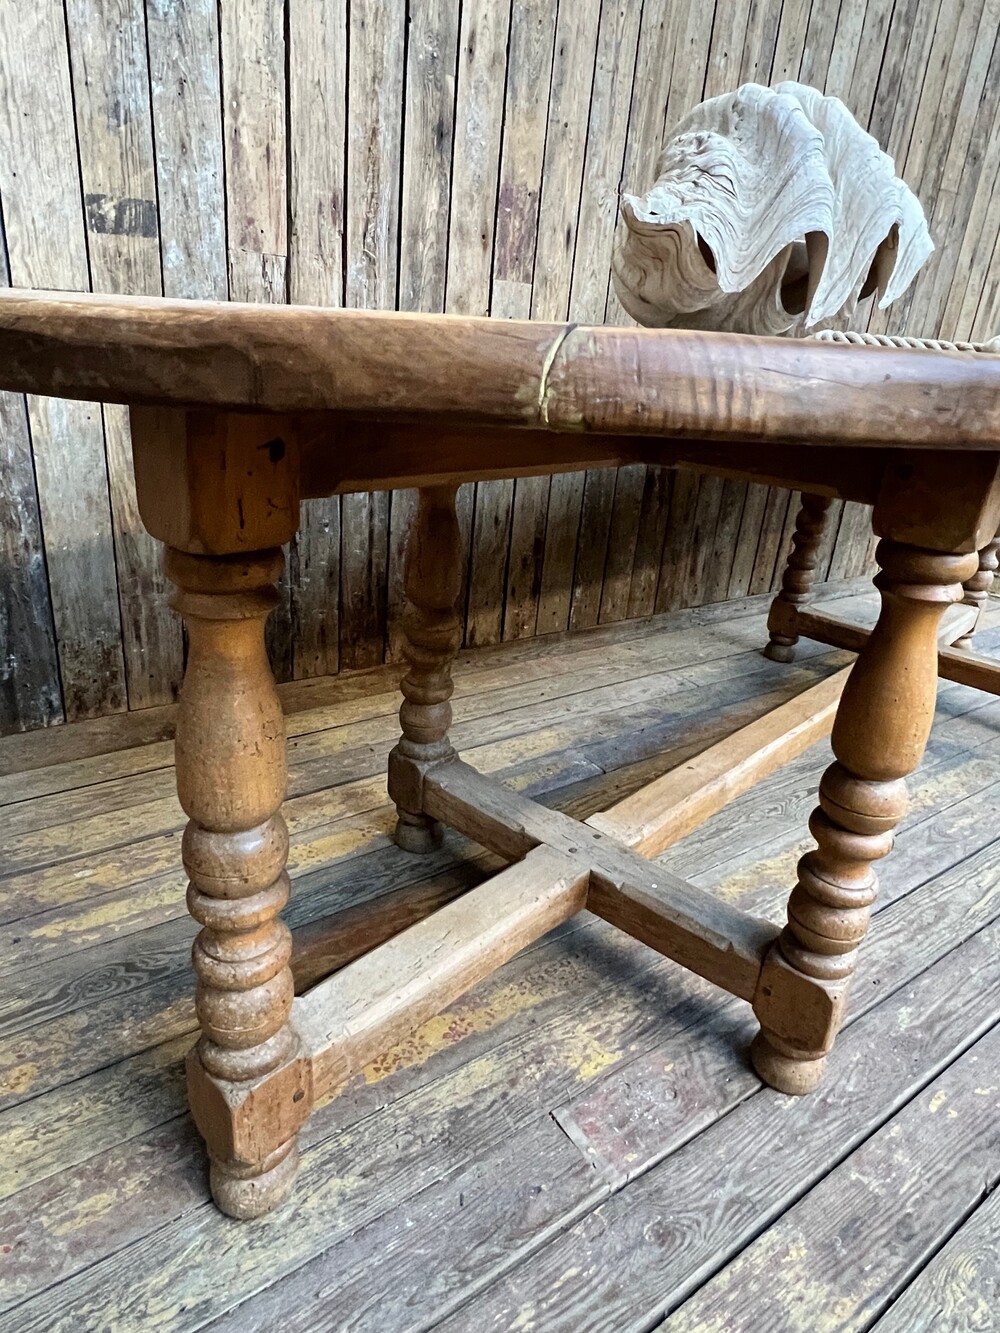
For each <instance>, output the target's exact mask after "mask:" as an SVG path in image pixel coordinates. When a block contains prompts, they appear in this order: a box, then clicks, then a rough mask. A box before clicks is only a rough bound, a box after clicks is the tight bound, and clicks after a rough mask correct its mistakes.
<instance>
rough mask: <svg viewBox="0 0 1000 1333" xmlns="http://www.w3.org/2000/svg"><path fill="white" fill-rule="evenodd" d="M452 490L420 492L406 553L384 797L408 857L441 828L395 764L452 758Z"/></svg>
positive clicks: (455, 574) (457, 574) (457, 639)
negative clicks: (395, 720) (402, 671)
mask: <svg viewBox="0 0 1000 1333" xmlns="http://www.w3.org/2000/svg"><path fill="white" fill-rule="evenodd" d="M455 491H456V487H454V486H435V487H428V488H426V489H423V490H421V492H420V501H419V504H418V507H417V513H416V516H415V517H414V520H413V524H412V526H411V528H410V533H409V538H408V541H407V547H406V597H407V607H406V611H405V613H404V620H403V630H404V635H405V639H404V645H403V656H404V657H405V659H406V661H407V663H408V666H409V669H408V671H407V673H406V675H405V676H404V677H403V681H402V684H401V687H400V688H401V689H402V692H403V704H402V707H401V708H400V710H399V723H400V727H401V729H402V733H403V734H402V736H401V737H400V739H399V743H398V744H397V746H396V748H395V750H394V751H393V755H392V756H390V760H389V795H390V796H391V797H392V799H393V800H394V801H395V802H396V809H397V811H398V814H399V819H398V821H397V824H396V842H397V843H398V845H399V846H400V847H402V848H403V849H404V850H406V851H408V852H429V851H432V850H433V849H434V848H435V847H436V846H437V845H438V844H439V843H440V841H441V828H440V825H439V824H438V823H437V822H436V821H435V820H433V819H431V818H430V817H429V816H427V815H425V814H424V813H423V811H422V810H421V796H420V791H419V789H418V787H416V786H415V785H414V782H413V775H414V769H413V767H412V764H411V765H408V766H406V767H405V770H404V766H401V765H394V763H393V758H394V756H396V755H399V756H401V757H403V758H405V759H408V760H413V761H415V762H416V763H417V764H424V765H427V764H432V763H438V762H440V761H441V760H442V759H447V758H449V757H451V756H452V755H453V754H454V750H453V749H452V745H451V742H450V741H449V739H448V728H449V726H450V725H451V695H452V690H453V688H454V687H453V685H452V680H451V663H452V660H453V658H454V656H455V654H456V653H457V652H458V646H459V644H460V643H461V642H462V623H461V620H460V619H459V617H458V614H457V613H456V611H455V603H456V601H457V600H458V595H459V593H460V591H461V588H462V542H461V533H460V530H459V526H458V516H457V514H456V512H455Z"/></svg>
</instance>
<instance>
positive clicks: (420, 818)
mask: <svg viewBox="0 0 1000 1333" xmlns="http://www.w3.org/2000/svg"><path fill="white" fill-rule="evenodd" d="M397 812H398V815H399V818H398V819H397V820H396V829H395V832H394V834H393V837H394V839H395V842H396V846H397V847H401V848H402V849H403V851H404V852H412V853H414V854H415V855H417V856H426V855H427V854H428V853H429V852H434V851H437V849H438V848H439V847H440V846H441V840H442V837H443V832H444V831H443V829H442V828H441V825H440V824H439V823H438V821H437V820H436V819H431V817H430V816H429V815H420V814H411V813H410V811H409V810H403V809H402V808H400V807H397Z"/></svg>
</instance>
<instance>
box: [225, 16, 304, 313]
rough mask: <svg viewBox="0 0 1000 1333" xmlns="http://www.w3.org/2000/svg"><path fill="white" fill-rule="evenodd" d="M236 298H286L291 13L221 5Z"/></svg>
mask: <svg viewBox="0 0 1000 1333" xmlns="http://www.w3.org/2000/svg"><path fill="white" fill-rule="evenodd" d="M220 18H221V29H220V30H221V36H222V75H223V87H222V91H223V99H224V124H225V150H226V205H227V219H228V238H227V240H228V248H229V294H230V296H231V297H232V299H233V300H234V301H268V302H283V301H285V300H286V299H287V288H286V269H287V261H288V234H287V194H286V186H287V182H286V177H285V151H286V145H285V34H284V7H283V5H280V4H272V3H270V0H220Z"/></svg>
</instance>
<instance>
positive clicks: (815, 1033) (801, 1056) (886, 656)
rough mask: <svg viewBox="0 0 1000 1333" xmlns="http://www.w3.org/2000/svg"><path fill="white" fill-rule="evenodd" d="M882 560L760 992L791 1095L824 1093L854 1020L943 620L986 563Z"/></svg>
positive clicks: (933, 685)
mask: <svg viewBox="0 0 1000 1333" xmlns="http://www.w3.org/2000/svg"><path fill="white" fill-rule="evenodd" d="M877 559H878V562H879V565H880V566H881V571H882V572H881V573H880V574H878V575H877V576H876V578H875V585H876V587H877V588H878V589H879V592H880V594H881V598H882V609H881V613H880V615H879V620H878V624H877V625H876V627H875V629H874V631H873V632H872V634H871V637H870V638H869V639H868V641H867V643H866V644H865V647H864V649H863V650H862V652H861V654H860V656H859V657H858V660H857V663H856V664H855V667H854V670H853V671H852V672H851V675H850V677H849V679H848V683H847V686H846V688H845V690H844V694H843V698H842V700H841V703H840V708H839V710H838V713H837V719H836V722H835V724H834V728H833V738H832V743H833V752H834V754H835V755H836V762H835V763H833V764H831V766H830V767H829V768H828V769H827V770H826V772H825V773H824V775H823V778H822V781H821V782H820V789H819V805H818V807H817V808H816V810H814V812H813V815H812V818H811V820H810V823H809V827H810V831H811V832H812V835H813V837H814V838H815V839H816V842H817V844H818V845H817V847H816V849H815V850H814V851H811V852H808V853H807V854H806V855H805V856H804V857H803V858H802V860H801V861H800V862H799V867H798V883H797V884H796V886H795V888H794V890H793V891H792V895H791V898H790V899H789V902H788V924H787V925H786V926H785V928H784V930H783V931H782V933H781V935H780V936H779V938H778V940H777V942H776V943H775V945H774V946H773V947H772V950H771V952H770V954H769V955H768V957H767V959H766V960H765V963H764V967H763V969H762V971H761V977H760V982H759V984H758V988H757V993H756V995H755V997H754V1010H755V1011H756V1014H757V1017H758V1018H759V1019H760V1023H761V1030H760V1033H759V1035H758V1036H757V1038H756V1040H755V1041H754V1044H753V1047H752V1050H751V1058H752V1060H753V1064H754V1067H755V1068H756V1070H757V1072H758V1074H759V1075H760V1076H761V1078H762V1079H764V1081H765V1082H767V1083H769V1084H770V1085H771V1086H772V1087H774V1088H777V1089H778V1090H779V1091H781V1092H787V1093H804V1092H809V1091H810V1090H811V1089H813V1088H815V1087H816V1085H817V1084H818V1083H819V1081H820V1079H821V1077H822V1074H823V1064H824V1059H825V1057H826V1054H827V1052H828V1051H829V1050H830V1048H831V1047H832V1046H833V1042H834V1039H835V1038H836V1035H837V1031H838V1029H839V1027H840V1025H841V1022H842V1021H843V1016H844V1005H845V1001H846V996H847V988H848V983H849V981H850V977H851V974H852V973H853V971H854V966H855V962H856V959H857V950H858V946H859V944H860V943H861V940H862V939H863V938H864V936H865V933H866V931H867V929H868V919H869V914H870V911H871V906H872V903H873V902H874V901H875V894H876V888H877V879H876V876H875V872H874V870H873V869H872V863H873V862H874V861H877V860H879V859H880V858H881V857H883V856H885V855H886V854H887V853H888V852H889V851H890V849H891V847H892V837H893V829H894V828H895V826H896V824H897V823H898V822H899V820H900V819H901V818H902V816H903V814H904V813H905V810H906V783H905V778H906V776H907V774H909V773H911V772H912V771H913V769H915V768H916V766H917V764H918V763H919V762H920V759H921V756H922V755H923V752H924V747H925V745H926V743H927V737H928V735H929V733H930V728H931V722H932V721H933V717H934V702H935V697H936V693H937V653H938V645H937V628H938V622H939V620H940V617H941V614H942V613H943V611H944V609H945V607H946V606H948V605H949V604H950V603H952V602H958V601H961V599H962V593H963V589H962V582H963V580H964V579H966V578H968V577H969V575H970V574H971V573H972V571H973V570H974V569H975V566H976V563H977V559H978V558H977V556H976V555H975V553H973V554H972V555H946V554H941V553H939V552H935V551H925V550H920V549H917V548H916V547H911V546H903V545H900V544H898V543H895V542H891V541H883V542H880V544H879V547H878V551H877Z"/></svg>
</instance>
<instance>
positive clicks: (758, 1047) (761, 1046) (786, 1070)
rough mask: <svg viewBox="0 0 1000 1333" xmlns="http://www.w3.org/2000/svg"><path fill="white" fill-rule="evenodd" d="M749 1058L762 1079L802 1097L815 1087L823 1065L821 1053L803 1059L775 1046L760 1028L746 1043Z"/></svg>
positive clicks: (823, 1059) (824, 1065)
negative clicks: (748, 1043)
mask: <svg viewBox="0 0 1000 1333" xmlns="http://www.w3.org/2000/svg"><path fill="white" fill-rule="evenodd" d="M750 1062H751V1064H752V1065H753V1067H754V1070H755V1071H756V1073H757V1074H758V1075H759V1076H760V1078H762V1079H763V1080H764V1082H765V1083H767V1084H768V1085H769V1086H770V1087H772V1088H775V1089H777V1091H778V1092H784V1093H787V1094H788V1096H790V1097H802V1096H804V1095H805V1094H806V1093H807V1092H813V1091H814V1090H815V1089H816V1088H818V1087H819V1085H820V1083H821V1082H822V1080H823V1073H824V1070H825V1068H826V1058H825V1057H824V1056H820V1058H819V1059H818V1060H817V1059H803V1058H802V1057H801V1056H795V1055H788V1054H786V1053H785V1052H784V1051H781V1050H779V1049H778V1047H777V1046H776V1045H775V1041H774V1039H773V1038H772V1037H769V1036H768V1034H767V1033H766V1032H765V1031H764V1030H763V1029H761V1031H760V1032H758V1033H757V1035H756V1037H755V1038H754V1039H753V1043H752V1044H751V1046H750Z"/></svg>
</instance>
